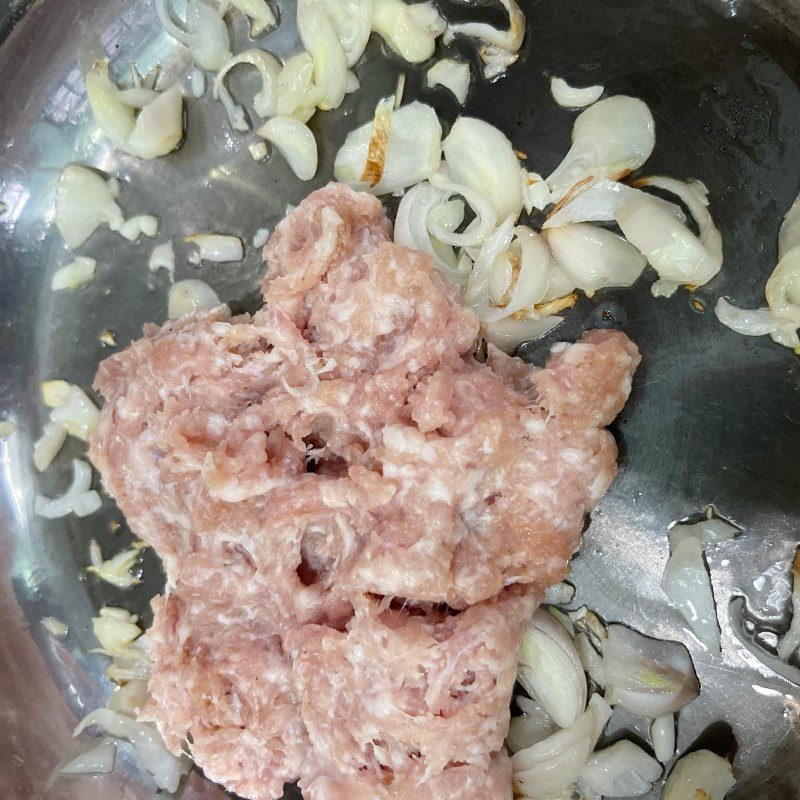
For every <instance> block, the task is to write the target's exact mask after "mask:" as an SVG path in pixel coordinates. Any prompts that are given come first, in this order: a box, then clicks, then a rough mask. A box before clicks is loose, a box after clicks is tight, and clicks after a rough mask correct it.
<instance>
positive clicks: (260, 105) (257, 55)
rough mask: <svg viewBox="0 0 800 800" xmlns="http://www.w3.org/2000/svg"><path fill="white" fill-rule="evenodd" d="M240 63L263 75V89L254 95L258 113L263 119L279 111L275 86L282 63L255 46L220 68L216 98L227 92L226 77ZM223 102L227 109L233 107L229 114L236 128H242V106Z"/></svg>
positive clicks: (254, 106) (215, 79) (232, 58)
mask: <svg viewBox="0 0 800 800" xmlns="http://www.w3.org/2000/svg"><path fill="white" fill-rule="evenodd" d="M238 64H249V65H250V66H251V67H255V68H256V69H257V70H258V74H259V75H260V76H261V89H260V91H258V92H257V93H256V94H255V95H254V96H253V108H254V109H255V112H256V114H258V116H259V117H261V118H262V119H266V118H267V117H271V116H273V115H274V114H275V113H276V112H277V102H276V99H275V87H276V85H277V81H278V75H279V74H280V72H281V69H282V65H281V62H280V61H278V59H277V58H275V56H273V55H272V54H271V53H267V52H266V51H265V50H258V49H256V48H253V49H251V50H245V51H244V52H242V53H237V54H236V55H235V56H231V57H230V58H229V59H228V60H227V61H226V62H225V63H224V64H223V65H222V66H221V67H220V68H219V71H218V72H217V77H216V78H214V89H213V94H214V99H215V100H219V99H220V95H221V94H222V93H223V92H225V93H227V89H226V88H225V78H226V77H227V75H228V73H229V72H230V71H231V70H232V69H233V68H234V67H235V66H237V65H238ZM223 104H224V105H225V106H226V110H228V109H232V112H233V113H232V114H231V113H229V114H228V118H229V119H230V121H231V125H232V126H233V127H234V129H235V130H241V120H242V119H243V118H244V112H243V110H242V108H241V106H237V105H236V104H235V103H233V101H232V100H231V101H229V102H224V101H223ZM248 127H249V126H248ZM245 130H247V128H245Z"/></svg>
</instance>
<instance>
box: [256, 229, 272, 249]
mask: <svg viewBox="0 0 800 800" xmlns="http://www.w3.org/2000/svg"><path fill="white" fill-rule="evenodd" d="M269 235H270V234H269V228H259V229H258V230H257V231H256V232H255V233H254V234H253V247H255V248H260V247H263V246H264V245H265V244H266V243H267V242H268V241H269Z"/></svg>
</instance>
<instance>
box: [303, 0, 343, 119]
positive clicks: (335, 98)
mask: <svg viewBox="0 0 800 800" xmlns="http://www.w3.org/2000/svg"><path fill="white" fill-rule="evenodd" d="M297 30H298V32H299V34H300V38H301V40H302V42H303V47H305V49H306V50H307V51H308V53H309V55H310V56H311V59H312V60H313V62H314V83H315V84H316V86H317V88H318V90H319V100H318V105H319V107H320V108H321V109H323V111H330V110H331V109H333V108H338V107H339V106H340V105H341V104H342V100H344V96H345V94H346V93H347V55H346V54H345V51H344V48H343V47H342V43H341V41H340V40H339V36H338V35H337V33H336V29H335V28H334V26H333V24H332V22H331V20H330V18H329V17H328V14H327V13H326V8H325V4H324V3H323V1H322V0H298V3H297Z"/></svg>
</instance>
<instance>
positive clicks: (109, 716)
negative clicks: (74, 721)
mask: <svg viewBox="0 0 800 800" xmlns="http://www.w3.org/2000/svg"><path fill="white" fill-rule="evenodd" d="M90 725H96V726H97V727H98V728H101V729H102V730H104V731H106V732H107V733H108V734H110V735H111V736H114V737H115V738H117V739H127V740H128V741H129V742H131V744H133V746H134V747H135V748H136V753H137V755H138V756H139V759H140V760H141V762H142V766H144V768H145V769H146V770H147V771H148V772H149V773H150V774H151V775H152V777H153V781H154V782H155V784H156V786H158V788H159V789H164V790H166V791H168V792H175V791H176V790H177V788H178V784H179V783H180V780H181V777H182V776H183V775H184V774H185V773H186V772H187V771H188V766H189V763H188V759H186V758H185V757H182V758H176V757H175V756H173V755H172V754H171V753H170V752H169V750H167V748H166V745H165V744H164V742H163V740H162V739H161V736H159V733H158V731H157V730H156V728H155V726H154V725H149V724H147V723H144V722H137V721H136V720H132V719H130V718H129V717H125V716H123V715H122V714H116V713H115V712H113V711H111V710H109V709H107V708H98V709H96V710H94V711H92V712H91V713H90V714H88V715H87V716H86V717H84V718H83V720H81V722H80V723H79V724H78V725H77V727H76V728H75V734H74V735H75V736H77V735H78V734H79V733H81V731H83V730H85V729H86V728H88V727H89V726H90Z"/></svg>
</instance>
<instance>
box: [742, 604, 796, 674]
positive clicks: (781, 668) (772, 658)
mask: <svg viewBox="0 0 800 800" xmlns="http://www.w3.org/2000/svg"><path fill="white" fill-rule="evenodd" d="M744 604H745V601H744V597H734V598H733V599H732V600H731V602H730V604H729V605H728V622H730V626H731V631H732V632H733V635H734V636H735V637H736V638H737V639H738V640H739V642H741V644H742V645H744V647H745V648H746V649H747V651H748V652H749V653H750V654H751V655H753V656H755V657H756V658H757V659H758V660H759V661H760V662H761V663H762V664H763V665H764V666H765V667H767V669H770V670H772V671H773V672H774V673H775V674H776V675H780V676H781V678H785V679H786V680H787V681H789V682H790V683H793V684H795V685H796V686H800V669H798V668H797V667H793V666H792V665H791V664H787V663H786V662H785V661H782V660H781V659H780V658H778V656H776V655H773V654H772V653H770V652H769V651H768V650H765V649H764V648H763V647H762V646H761V645H760V644H758V643H757V642H755V641H753V640H752V639H751V637H750V635H749V634H748V632H747V629H746V628H745V624H744V615H743V612H744Z"/></svg>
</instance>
